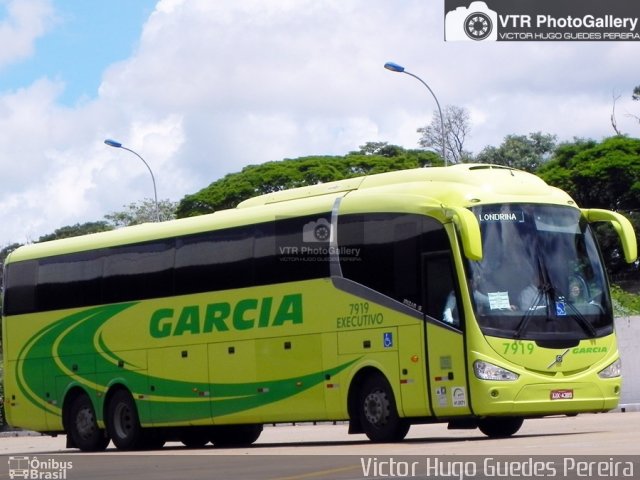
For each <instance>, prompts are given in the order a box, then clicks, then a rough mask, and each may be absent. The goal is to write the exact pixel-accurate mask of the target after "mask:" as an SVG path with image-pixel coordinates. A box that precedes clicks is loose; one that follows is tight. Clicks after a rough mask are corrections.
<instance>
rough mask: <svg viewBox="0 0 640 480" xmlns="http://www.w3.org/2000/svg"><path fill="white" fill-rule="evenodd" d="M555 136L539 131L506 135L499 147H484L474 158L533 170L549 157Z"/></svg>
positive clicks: (479, 160) (529, 170)
mask: <svg viewBox="0 0 640 480" xmlns="http://www.w3.org/2000/svg"><path fill="white" fill-rule="evenodd" d="M556 138H557V137H556V136H555V135H550V134H546V133H541V132H535V133H530V134H529V135H528V136H526V135H507V136H506V137H505V139H504V141H503V142H502V144H501V145H500V146H499V147H492V146H488V147H485V148H484V149H483V150H482V151H481V152H480V153H479V154H478V155H477V156H476V158H475V161H476V162H478V163H491V164H494V165H504V166H506V167H512V168H517V169H520V170H525V171H527V172H535V171H537V170H538V168H540V166H541V165H543V164H544V163H545V162H546V161H547V160H548V159H549V157H550V155H551V153H552V152H553V150H554V148H555V146H556Z"/></svg>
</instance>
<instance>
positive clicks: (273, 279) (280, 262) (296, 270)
mask: <svg viewBox="0 0 640 480" xmlns="http://www.w3.org/2000/svg"><path fill="white" fill-rule="evenodd" d="M330 238H331V223H330V219H329V214H328V213H327V214H324V215H314V216H307V217H295V218H279V219H277V220H276V222H275V223H274V224H272V225H264V224H263V225H261V226H260V228H259V229H258V231H257V232H256V249H255V255H256V284H258V285H267V284H271V283H284V282H294V281H300V280H309V279H312V278H323V277H328V276H329V275H330V274H329V246H330V243H329V242H330Z"/></svg>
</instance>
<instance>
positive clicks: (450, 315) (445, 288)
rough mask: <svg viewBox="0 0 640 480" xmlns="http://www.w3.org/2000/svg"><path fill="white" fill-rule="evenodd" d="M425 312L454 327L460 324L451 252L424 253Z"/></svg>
mask: <svg viewBox="0 0 640 480" xmlns="http://www.w3.org/2000/svg"><path fill="white" fill-rule="evenodd" d="M423 264H424V274H423V276H424V285H425V289H424V292H425V304H426V314H427V315H429V316H430V317H432V318H435V319H437V320H441V321H443V322H445V323H449V324H451V325H453V326H455V327H459V326H460V325H461V323H462V322H461V314H460V312H461V310H460V309H459V308H458V306H459V305H460V303H459V296H458V292H457V289H456V287H455V282H454V281H453V265H452V262H451V252H449V251H439V252H427V253H425V255H424V260H423Z"/></svg>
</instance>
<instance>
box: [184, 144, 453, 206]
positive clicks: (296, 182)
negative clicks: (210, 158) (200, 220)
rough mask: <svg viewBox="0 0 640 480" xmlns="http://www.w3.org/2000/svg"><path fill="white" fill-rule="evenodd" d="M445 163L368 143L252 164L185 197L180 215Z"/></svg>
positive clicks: (419, 153) (432, 156) (427, 155)
mask: <svg viewBox="0 0 640 480" xmlns="http://www.w3.org/2000/svg"><path fill="white" fill-rule="evenodd" d="M383 154H384V155H383ZM441 164H442V160H441V159H440V158H438V156H437V155H435V154H434V153H432V152H425V151H422V150H405V149H404V148H402V147H399V146H397V145H387V144H386V142H376V143H374V142H368V143H367V144H365V145H364V146H362V147H360V150H359V151H354V152H351V153H349V154H347V155H345V156H313V157H301V158H295V159H285V160H282V161H277V162H267V163H263V164H261V165H249V166H247V167H244V168H243V169H242V170H241V171H240V172H237V173H231V174H229V175H226V176H225V177H223V178H221V179H220V180H217V181H215V182H213V183H212V184H211V185H209V186H208V187H206V188H204V189H202V190H200V191H199V192H196V193H194V194H192V195H187V196H186V197H184V198H183V199H182V200H181V201H180V203H179V205H178V208H177V216H178V217H180V218H182V217H189V216H195V215H202V214H206V213H212V212H215V211H217V210H223V209H226V208H234V207H235V206H236V205H237V204H238V203H240V202H241V201H243V200H246V199H248V198H251V197H255V196H257V195H262V194H265V193H271V192H277V191H280V190H285V189H288V188H296V187H303V186H306V185H316V184H318V183H325V182H331V181H334V180H341V179H343V178H350V177H358V176H361V175H373V174H376V173H383V172H388V171H392V170H404V169H407V168H418V167H425V166H432V165H441Z"/></svg>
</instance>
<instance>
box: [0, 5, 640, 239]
mask: <svg viewBox="0 0 640 480" xmlns="http://www.w3.org/2000/svg"><path fill="white" fill-rule="evenodd" d="M0 1H1V0H0ZM18 3H20V4H22V3H23V0H21V1H20V2H12V3H11V4H10V5H11V6H12V8H17V7H16V5H17V4H18ZM24 4H25V5H27V4H28V5H31V6H32V7H34V8H35V6H40V7H41V8H42V9H44V10H33V13H32V14H31V16H30V17H29V18H31V20H29V21H27V20H23V21H22V23H21V24H22V25H31V27H30V28H29V29H27V28H26V27H25V28H23V30H24V31H27V30H28V31H30V32H32V33H31V37H30V38H36V37H37V35H41V34H42V33H38V32H44V31H46V25H47V23H46V21H45V19H46V18H51V17H52V15H51V14H50V13H46V14H45V13H42V12H44V11H45V10H46V9H45V7H46V6H47V5H49V4H48V2H35V1H33V2H24ZM14 16H15V18H18V14H15V15H14ZM20 18H23V19H24V16H22V17H20ZM38 22H40V23H38ZM37 25H43V26H42V27H41V30H38V28H36V26H37ZM1 35H2V31H1V29H0V39H1V38H2V37H1ZM25 36H26V35H25ZM443 37H444V34H443V11H442V6H441V5H440V4H432V3H430V2H425V1H423V0H402V1H397V2H389V1H385V0H349V1H347V2H345V1H343V0H290V1H279V2H265V1H263V0H217V1H215V2H212V1H210V0H188V1H181V0H161V1H159V2H158V5H157V7H156V9H155V11H154V12H153V14H152V15H151V16H150V17H149V19H148V21H147V22H146V24H145V25H144V29H143V32H142V35H141V37H140V40H139V42H138V44H137V48H136V50H135V52H134V53H133V54H132V55H131V56H130V57H129V58H128V59H125V60H123V61H121V62H119V63H116V64H113V65H110V66H108V67H107V68H105V72H104V75H103V80H102V84H101V85H100V88H99V91H98V92H97V96H96V98H94V99H91V100H87V101H84V102H83V103H81V104H79V105H77V106H75V107H73V108H68V107H62V106H60V104H59V102H58V100H57V98H58V96H59V95H60V94H61V92H62V89H63V88H64V84H63V83H61V82H57V81H56V82H54V81H50V80H47V79H40V80H38V81H37V82H35V83H33V84H32V85H28V86H24V88H22V89H20V90H17V91H14V92H9V93H6V94H4V96H0V149H1V151H2V152H3V156H2V158H0V162H2V168H3V178H4V179H9V181H8V182H7V181H6V180H5V181H4V184H5V186H3V195H2V196H1V197H0V209H1V210H0V211H3V212H5V213H3V230H2V233H1V234H0V245H2V244H3V243H6V242H9V241H20V242H24V241H25V240H26V239H36V238H37V237H38V236H40V235H42V234H46V233H50V232H52V231H53V230H54V229H55V228H59V227H61V226H64V225H69V224H74V223H78V222H84V221H94V220H100V219H101V218H102V216H103V215H104V214H105V213H108V212H111V211H114V210H118V209H120V208H121V207H122V206H123V205H125V204H128V203H130V202H133V201H137V200H141V199H143V198H149V197H151V196H152V194H153V191H152V187H151V179H150V177H149V175H148V171H147V170H146V168H145V167H144V165H142V164H141V162H139V160H138V159H136V158H135V157H134V156H133V155H131V154H130V153H129V152H125V151H119V150H115V149H111V148H108V147H107V146H105V145H104V144H103V143H102V142H103V140H104V139H105V138H115V139H117V140H119V141H122V142H123V143H124V144H125V145H126V146H128V147H130V148H132V149H134V150H135V151H136V152H138V153H139V154H140V155H142V156H143V157H144V158H145V160H146V161H147V162H148V163H149V165H150V166H151V168H152V169H153V171H154V174H155V176H156V180H157V183H158V194H159V196H160V198H171V199H172V200H179V199H180V198H182V197H183V196H184V195H186V194H189V193H193V192H195V191H197V190H199V189H200V188H202V187H204V186H206V185H207V184H209V183H210V182H212V181H214V180H216V179H217V178H220V177H221V176H223V175H225V174H227V173H229V172H233V171H238V170H240V169H241V168H242V167H243V166H245V165H247V164H255V163H261V162H265V161H269V160H278V159H281V158H285V157H287V158H293V157H297V156H303V155H327V154H329V155H331V154H343V153H346V152H348V151H350V150H354V149H357V148H358V146H359V145H362V144H364V143H365V142H367V141H389V142H390V143H395V144H399V145H402V146H405V147H407V148H416V147H417V142H418V138H419V135H418V134H417V133H416V129H417V128H418V127H419V126H422V125H424V124H426V123H427V122H428V121H429V120H430V118H431V115H432V112H433V110H434V109H435V104H434V102H433V99H432V97H431V95H430V94H429V92H428V91H427V90H426V89H425V88H424V87H423V86H422V85H420V84H419V83H418V82H417V81H416V80H415V79H413V78H410V77H409V76H407V75H402V74H397V73H391V72H388V71H386V70H384V69H383V64H384V63H385V62H386V61H389V60H391V61H396V62H398V63H401V64H404V65H405V66H406V67H407V69H408V70H409V71H411V72H412V73H415V74H417V75H420V76H421V77H422V78H423V79H424V80H425V81H427V82H428V84H429V85H430V86H431V88H432V89H433V90H434V92H435V93H436V94H437V95H438V98H439V100H440V102H441V104H442V105H443V106H444V105H446V104H454V105H460V106H464V107H466V108H468V109H469V110H470V112H471V118H472V121H473V122H474V123H473V125H472V131H471V137H470V139H469V144H468V148H469V149H471V150H473V151H475V152H477V151H479V150H480V149H482V148H483V147H484V146H486V145H488V144H493V145H497V144H499V143H500V142H501V141H502V139H503V138H504V136H505V135H507V134H510V133H516V134H527V133H530V132H534V131H543V132H548V133H554V134H557V135H558V136H559V138H560V139H561V140H570V139H571V138H572V137H573V136H581V137H594V138H601V137H603V136H606V135H610V134H612V132H613V130H612V129H611V127H610V123H609V115H610V113H611V105H612V92H618V93H620V94H622V95H623V98H621V99H620V100H619V103H618V105H617V111H618V112H619V115H618V123H619V125H620V126H621V127H622V129H623V131H627V132H629V133H634V132H636V134H637V132H638V130H640V127H639V126H638V125H637V123H634V122H633V120H632V119H630V118H628V117H625V115H624V114H625V112H635V113H640V103H638V102H631V101H630V99H629V96H630V93H631V90H632V89H633V87H634V86H635V85H637V84H638V83H640V78H638V73H637V68H636V66H635V62H634V61H633V60H634V59H635V58H637V57H638V53H640V44H638V43H636V42H622V43H614V42H608V43H601V44H598V43H593V42H584V43H581V42H575V43H570V42H563V43H551V42H547V43H511V44H509V43H504V42H502V43H496V44H478V43H475V42H459V43H445V42H444V41H443ZM107 41H108V39H105V42H107ZM9 43H10V42H9ZM4 44H5V45H6V44H7V42H4ZM27 44H28V42H27ZM0 55H2V54H0ZM16 55H17V54H15V53H14V56H13V57H12V58H14V59H15V58H17V57H16ZM2 58H3V57H1V56H0V66H2V64H3V63H2V62H3V60H2ZM7 58H8V57H7ZM78 68H82V67H81V65H79V66H78ZM62 80H64V78H62Z"/></svg>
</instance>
